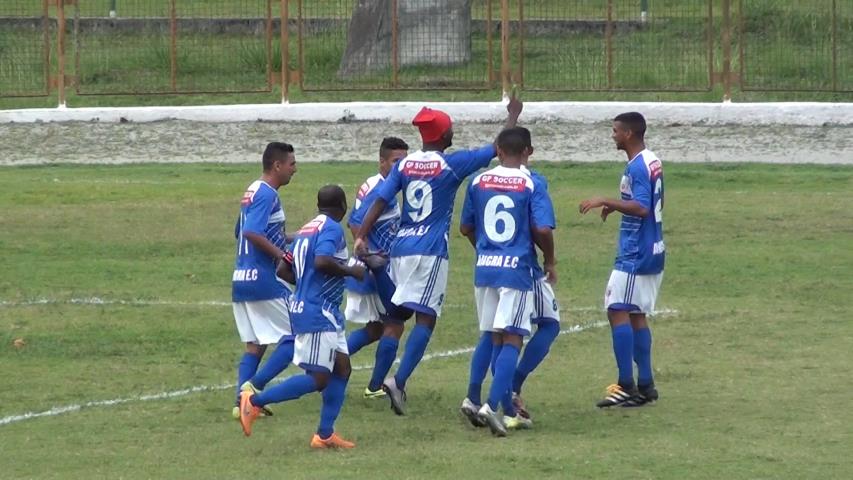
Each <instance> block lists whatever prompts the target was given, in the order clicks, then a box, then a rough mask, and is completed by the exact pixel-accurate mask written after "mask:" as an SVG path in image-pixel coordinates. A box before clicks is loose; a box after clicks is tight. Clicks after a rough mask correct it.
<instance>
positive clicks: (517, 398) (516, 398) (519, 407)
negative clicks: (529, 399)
mask: <svg viewBox="0 0 853 480" xmlns="http://www.w3.org/2000/svg"><path fill="white" fill-rule="evenodd" d="M512 406H513V407H515V411H516V412H518V414H519V415H521V416H522V417H523V418H526V419H530V412H529V411H527V407H525V406H524V400H522V398H521V395H519V394H517V393H515V392H512Z"/></svg>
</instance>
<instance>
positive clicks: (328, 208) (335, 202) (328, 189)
mask: <svg viewBox="0 0 853 480" xmlns="http://www.w3.org/2000/svg"><path fill="white" fill-rule="evenodd" d="M317 210H319V211H320V213H325V214H326V215H328V216H330V217H332V218H333V219H334V220H335V221H336V222H340V221H341V220H343V218H344V215H346V213H347V195H346V193H344V190H343V189H342V188H341V187H340V186H338V185H326V186H325V187H322V188H320V190H319V191H318V192H317Z"/></svg>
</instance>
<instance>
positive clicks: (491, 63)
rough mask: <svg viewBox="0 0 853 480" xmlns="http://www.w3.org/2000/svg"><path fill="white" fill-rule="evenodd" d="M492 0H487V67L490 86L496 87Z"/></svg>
mask: <svg viewBox="0 0 853 480" xmlns="http://www.w3.org/2000/svg"><path fill="white" fill-rule="evenodd" d="M492 35H493V32H492V0H486V45H487V47H486V50H487V52H488V53H487V54H486V62H487V65H486V69H487V71H488V74H489V88H494V81H495V64H494V63H495V62H494V58H492V57H493V56H494V45H493V43H494V41H493V39H492Z"/></svg>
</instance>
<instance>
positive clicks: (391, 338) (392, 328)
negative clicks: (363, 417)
mask: <svg viewBox="0 0 853 480" xmlns="http://www.w3.org/2000/svg"><path fill="white" fill-rule="evenodd" d="M403 331H404V324H403V322H400V321H397V320H396V319H391V318H389V319H386V320H385V322H383V330H382V336H381V337H380V338H379V343H378V344H377V345H376V357H375V361H374V363H373V372H372V373H371V376H370V383H369V384H368V385H367V390H365V392H364V395H365V397H382V396H384V395H385V391H384V390H383V389H382V382H384V381H385V378H386V377H387V376H388V372H389V371H391V366H392V365H393V364H394V360H396V358H397V349H398V348H399V346H400V338H401V337H402V336H403ZM379 392H382V393H381V394H380V393H379Z"/></svg>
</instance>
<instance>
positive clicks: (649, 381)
mask: <svg viewBox="0 0 853 480" xmlns="http://www.w3.org/2000/svg"><path fill="white" fill-rule="evenodd" d="M661 277H662V275H661V274H659V275H642V276H640V277H638V278H637V281H636V284H637V286H636V287H635V290H636V291H637V293H636V295H635V297H636V298H635V301H637V302H638V303H639V305H638V307H639V308H640V310H641V312H640V313H632V314H631V328H632V329H633V331H634V363H636V364H637V389H638V391H639V392H638V394H637V395H636V396H634V398H632V399H631V400H630V401H628V402H626V403H625V406H626V407H638V406H642V405H646V404H649V403H654V402H656V401H657V400H658V397H659V395H658V391H657V388H655V381H654V375H653V372H652V332H651V329H650V328H649V324H648V321H647V319H646V313H651V312H654V308H655V302H656V300H657V294H658V290H659V289H660V283H661Z"/></svg>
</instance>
